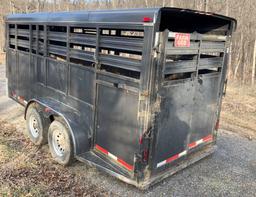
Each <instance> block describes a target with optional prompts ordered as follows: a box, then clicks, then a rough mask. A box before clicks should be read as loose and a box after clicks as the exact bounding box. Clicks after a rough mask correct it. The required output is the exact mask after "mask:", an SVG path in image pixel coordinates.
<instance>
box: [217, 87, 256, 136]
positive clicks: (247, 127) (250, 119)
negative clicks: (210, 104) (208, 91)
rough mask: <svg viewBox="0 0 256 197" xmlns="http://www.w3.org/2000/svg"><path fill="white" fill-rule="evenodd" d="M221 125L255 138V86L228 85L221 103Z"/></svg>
mask: <svg viewBox="0 0 256 197" xmlns="http://www.w3.org/2000/svg"><path fill="white" fill-rule="evenodd" d="M221 127H222V128H224V129H228V130H231V131H233V132H236V133H239V134H242V135H244V136H246V137H249V138H256V86H241V85H240V84H238V83H230V84H229V85H228V88H227V93H226V96H225V97H224V99H223V104H222V112H221Z"/></svg>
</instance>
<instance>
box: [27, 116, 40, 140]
mask: <svg viewBox="0 0 256 197" xmlns="http://www.w3.org/2000/svg"><path fill="white" fill-rule="evenodd" d="M29 127H30V128H29V129H30V131H31V134H32V136H33V137H34V138H37V137H38V136H39V125H38V120H37V119H36V117H35V116H33V115H32V116H30V118H29Z"/></svg>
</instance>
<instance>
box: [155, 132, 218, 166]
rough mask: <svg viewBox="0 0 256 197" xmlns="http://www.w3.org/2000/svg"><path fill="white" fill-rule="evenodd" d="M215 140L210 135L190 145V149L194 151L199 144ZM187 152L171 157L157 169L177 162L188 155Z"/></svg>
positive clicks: (159, 164)
mask: <svg viewBox="0 0 256 197" xmlns="http://www.w3.org/2000/svg"><path fill="white" fill-rule="evenodd" d="M212 140H213V136H212V135H208V136H206V137H204V138H202V139H200V140H197V141H195V142H192V143H190V144H189V145H188V147H189V149H192V148H195V147H196V146H198V145H199V144H202V143H206V142H211V141H212ZM187 153H188V152H187V151H186V150H184V151H183V152H181V153H179V154H176V155H174V156H171V157H169V158H168V159H166V160H164V161H161V162H159V163H158V164H157V165H156V167H157V168H159V167H161V166H163V165H165V164H167V163H171V162H172V161H175V160H177V159H179V158H181V157H183V156H185V155H187Z"/></svg>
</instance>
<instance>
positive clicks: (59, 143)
mask: <svg viewBox="0 0 256 197" xmlns="http://www.w3.org/2000/svg"><path fill="white" fill-rule="evenodd" d="M52 145H53V149H54V151H55V153H56V154H57V155H58V156H59V157H62V156H63V155H64V154H65V150H66V146H67V143H66V139H65V136H64V134H63V133H62V132H61V131H60V130H58V129H55V130H54V131H53V135H52Z"/></svg>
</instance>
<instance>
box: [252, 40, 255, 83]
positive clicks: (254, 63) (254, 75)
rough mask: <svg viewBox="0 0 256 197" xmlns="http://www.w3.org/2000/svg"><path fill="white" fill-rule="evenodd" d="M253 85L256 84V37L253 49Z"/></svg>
mask: <svg viewBox="0 0 256 197" xmlns="http://www.w3.org/2000/svg"><path fill="white" fill-rule="evenodd" d="M252 62H253V63H252V85H254V84H255V67H256V39H255V41H254V49H253V61H252Z"/></svg>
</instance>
